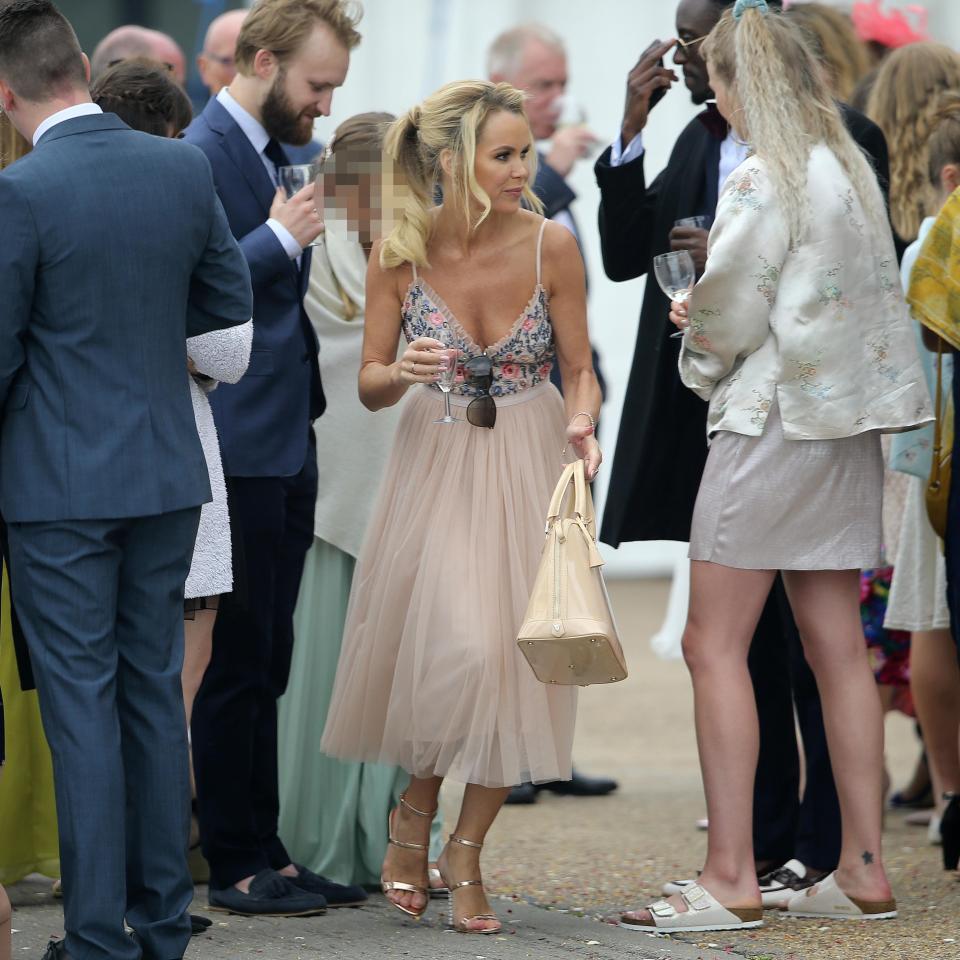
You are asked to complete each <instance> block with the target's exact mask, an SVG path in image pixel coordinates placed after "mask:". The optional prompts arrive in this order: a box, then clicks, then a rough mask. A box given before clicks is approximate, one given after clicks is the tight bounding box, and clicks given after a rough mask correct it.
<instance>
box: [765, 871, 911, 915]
mask: <svg viewBox="0 0 960 960" xmlns="http://www.w3.org/2000/svg"><path fill="white" fill-rule="evenodd" d="M784 916H787V917H813V918H816V919H818V920H822V919H823V918H824V917H833V918H834V919H837V920H893V919H895V918H896V916H897V901H896V900H857V899H856V897H848V896H847V895H846V894H845V893H844V892H843V891H842V890H841V889H840V887H839V886H838V885H837V879H836V874H833V873H831V874H830V875H829V876H827V877H824V878H823V879H822V880H820V881H819V882H818V883H815V884H814V885H813V886H812V887H810V889H809V890H806V891H804V892H803V893H798V894H797V895H796V896H795V897H791V898H790V900H789V901H788V902H787V905H786V907H784Z"/></svg>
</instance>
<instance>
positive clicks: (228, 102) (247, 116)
mask: <svg viewBox="0 0 960 960" xmlns="http://www.w3.org/2000/svg"><path fill="white" fill-rule="evenodd" d="M217 101H218V102H219V104H220V106H222V107H223V109H224V110H226V111H227V113H229V114H230V116H231V117H233V119H234V120H235V121H236V122H237V126H238V127H239V128H240V129H241V130H242V131H243V132H244V135H245V136H246V138H247V139H248V140H249V141H250V145H251V146H252V147H253V149H254V150H256V151H257V155H258V156H259V157H260V160H261V161H262V163H263V166H264V169H265V170H266V171H267V176H268V177H270V182H271V183H272V184H273V185H274V186H275V187H276V186H279V184H278V183H277V168H276V167H275V166H274V164H273V161H272V160H271V159H270V158H269V157H268V156H267V155H266V154H265V153H264V152H263V151H264V150H266V148H267V144H268V143H269V142H270V134H269V133H267V131H266V130H264V129H263V124H262V123H260V121H259V120H257V119H256V117H254V116H253V115H252V114H251V113H249V112H248V111H247V110H245V109H244V108H243V107H241V106H240V104H239V103H237V101H236V100H235V99H234V97H233V96H232V94H231V93H230V91H229V89H227V87H223V88H221V90H220V92H219V93H218V94H217ZM267 226H268V227H269V228H270V229H271V230H272V231H273V232H274V233H275V234H276V235H277V239H278V240H279V241H280V243H281V244H283V249H284V250H285V251H286V252H287V256H288V257H289V258H290V259H291V260H296V259H297V258H298V257H299V256H300V254H301V253H303V248H302V247H301V246H300V244H299V243H297V240H296V238H295V237H294V236H293V234H292V233H291V232H290V231H289V230H288V229H287V228H286V227H285V226H284V225H283V224H282V223H281V222H280V221H279V220H275V219H274V218H273V217H271V218H270V219H269V220H267Z"/></svg>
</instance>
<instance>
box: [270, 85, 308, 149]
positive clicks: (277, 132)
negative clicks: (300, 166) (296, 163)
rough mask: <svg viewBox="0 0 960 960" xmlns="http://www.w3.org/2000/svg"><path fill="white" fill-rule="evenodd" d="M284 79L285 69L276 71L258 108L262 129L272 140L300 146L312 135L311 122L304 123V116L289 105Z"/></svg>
mask: <svg viewBox="0 0 960 960" xmlns="http://www.w3.org/2000/svg"><path fill="white" fill-rule="evenodd" d="M286 79H287V74H286V71H284V70H280V71H278V73H277V78H276V80H274V81H273V86H272V87H271V88H270V89H269V90H268V91H267V96H266V99H265V100H264V101H263V106H261V108H260V119H261V121H262V123H263V129H264V130H266V131H267V133H269V134H270V136H271V137H273V139H274V140H276V141H278V142H279V143H290V144H293V145H294V146H298V147H302V146H303V145H304V144H307V143H309V142H310V140H311V138H312V137H313V124H312V123H311V124H309V125H308V124H306V123H304V117H303V116H302V115H301V114H299V113H297V112H296V111H295V110H294V109H293V107H292V106H291V104H290V99H289V97H288V96H287V90H286Z"/></svg>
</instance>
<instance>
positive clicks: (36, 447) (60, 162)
mask: <svg viewBox="0 0 960 960" xmlns="http://www.w3.org/2000/svg"><path fill="white" fill-rule="evenodd" d="M0 210H2V211H3V242H2V243H0V413H2V421H0V512H2V514H3V516H4V519H6V521H7V522H8V523H13V522H24V521H55V520H90V519H111V518H114V519H117V518H123V517H140V516H150V515H154V514H159V513H167V512H170V511H174V510H181V509H186V508H188V507H195V506H198V505H199V504H201V503H203V502H205V501H206V500H209V499H210V486H209V482H208V479H207V470H206V465H205V462H204V457H203V450H202V448H201V446H200V441H199V438H198V436H197V426H196V421H195V419H194V415H193V404H192V402H191V399H190V389H189V379H188V374H187V353H186V338H187V337H188V336H195V335H198V334H202V333H207V332H209V331H211V330H216V329H221V328H224V327H230V326H234V325H236V324H240V323H245V322H246V321H247V320H249V318H250V311H251V308H252V301H251V294H250V276H249V272H248V270H247V267H246V264H245V262H244V260H243V257H242V255H241V253H240V251H239V249H238V247H237V244H236V241H235V240H234V239H233V237H232V236H231V234H230V230H229V227H228V225H227V221H226V217H225V216H224V212H223V208H222V207H221V205H220V201H219V200H218V199H217V195H216V193H215V192H214V189H213V180H212V177H211V174H210V165H209V164H208V163H207V162H206V160H205V159H204V157H203V154H202V153H201V152H200V151H199V150H196V149H194V148H193V147H190V146H187V145H186V144H183V143H179V142H178V141H175V140H166V139H164V138H162V137H151V136H149V135H147V134H144V133H139V132H137V131H134V130H131V129H130V128H129V127H128V126H126V125H125V124H124V123H123V122H122V121H121V120H120V119H119V118H118V117H116V116H114V115H113V114H98V115H93V116H82V117H75V118H73V119H71V120H65V121H63V122H62V123H59V124H57V125H56V126H54V127H52V128H51V129H50V130H49V131H47V133H45V134H44V135H43V137H41V139H40V142H39V143H38V144H37V146H36V148H35V149H34V150H33V151H32V152H31V153H29V154H28V155H27V156H25V157H24V158H23V159H21V160H19V161H18V162H17V163H15V164H13V165H12V166H10V167H9V168H7V170H5V171H4V172H3V173H2V174H0Z"/></svg>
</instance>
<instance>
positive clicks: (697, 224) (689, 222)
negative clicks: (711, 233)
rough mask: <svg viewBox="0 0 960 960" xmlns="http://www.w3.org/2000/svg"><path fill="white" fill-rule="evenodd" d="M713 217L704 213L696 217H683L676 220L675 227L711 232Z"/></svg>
mask: <svg viewBox="0 0 960 960" xmlns="http://www.w3.org/2000/svg"><path fill="white" fill-rule="evenodd" d="M711 219H712V218H711V217H709V216H707V215H706V214H704V213H698V214H697V215H696V216H695V217H683V218H682V219H680V220H674V221H673V225H674V226H675V227H694V228H695V229H697V230H709V229H710V221H711Z"/></svg>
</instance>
